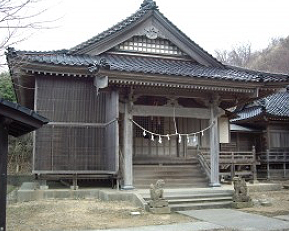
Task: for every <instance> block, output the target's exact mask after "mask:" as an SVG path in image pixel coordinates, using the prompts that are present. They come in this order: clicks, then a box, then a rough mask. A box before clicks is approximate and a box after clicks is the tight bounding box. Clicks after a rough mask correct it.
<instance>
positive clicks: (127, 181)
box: [122, 100, 134, 190]
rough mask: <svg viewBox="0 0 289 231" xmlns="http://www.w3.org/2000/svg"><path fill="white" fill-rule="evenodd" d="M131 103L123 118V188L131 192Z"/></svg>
mask: <svg viewBox="0 0 289 231" xmlns="http://www.w3.org/2000/svg"><path fill="white" fill-rule="evenodd" d="M131 120H132V113H131V101H130V100H127V101H126V102H125V103H124V117H123V155H124V157H123V178H124V179H123V180H124V182H123V184H124V185H123V186H122V189H125V190H130V189H134V187H133V172H132V165H133V163H132V150H133V129H132V125H133V124H132V121H131Z"/></svg>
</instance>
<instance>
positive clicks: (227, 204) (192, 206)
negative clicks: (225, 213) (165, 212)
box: [169, 201, 232, 211]
mask: <svg viewBox="0 0 289 231" xmlns="http://www.w3.org/2000/svg"><path fill="white" fill-rule="evenodd" d="M169 207H170V208H171V211H185V210H197V209H217V208H232V201H221V202H205V203H188V204H172V205H170V204H169Z"/></svg>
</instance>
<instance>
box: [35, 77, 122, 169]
mask: <svg viewBox="0 0 289 231" xmlns="http://www.w3.org/2000/svg"><path fill="white" fill-rule="evenodd" d="M36 83H37V84H36V86H37V88H36V90H35V91H36V92H35V97H36V103H35V106H36V108H35V110H36V111H37V112H39V113H41V114H42V115H45V116H46V117H48V118H49V119H50V120H51V121H52V122H51V123H49V124H48V125H46V126H44V127H43V128H42V129H40V130H38V131H37V132H36V134H35V151H34V155H33V158H34V166H33V172H34V173H40V174H42V173H43V174H61V173H66V174H67V173H68V174H77V173H78V174H80V173H83V174H98V173H116V172H117V171H118V120H117V119H118V92H115V91H111V92H101V93H100V94H99V95H97V94H96V88H95V87H94V86H93V83H92V79H89V78H83V79H72V78H66V77H63V78H55V77H43V78H42V76H38V77H37V78H36Z"/></svg>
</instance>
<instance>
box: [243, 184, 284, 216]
mask: <svg viewBox="0 0 289 231" xmlns="http://www.w3.org/2000/svg"><path fill="white" fill-rule="evenodd" d="M250 196H251V198H252V199H253V201H255V206H254V207H253V208H247V209H242V211H244V212H246V211H247V212H252V213H257V214H261V215H265V216H269V217H274V216H278V215H288V214H289V190H284V189H283V190H281V191H269V192H254V193H250ZM261 201H268V202H270V204H271V205H270V206H262V205H261V204H260V202H261Z"/></svg>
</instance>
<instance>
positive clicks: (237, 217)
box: [179, 209, 289, 231]
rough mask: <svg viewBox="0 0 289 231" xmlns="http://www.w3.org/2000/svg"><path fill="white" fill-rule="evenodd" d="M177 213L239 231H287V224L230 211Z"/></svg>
mask: <svg viewBox="0 0 289 231" xmlns="http://www.w3.org/2000/svg"><path fill="white" fill-rule="evenodd" d="M179 213H181V214H185V215H187V216H191V217H193V218H196V219H199V220H202V221H207V222H210V223H213V224H218V225H221V226H224V227H226V228H230V229H234V230H239V231H249V230H250V231H253V230H254V231H256V230H260V231H266V230H270V231H271V230H272V231H273V230H289V222H286V221H281V220H278V219H274V218H269V217H265V216H261V215H256V214H250V213H245V212H241V211H237V210H232V209H207V210H191V211H181V212H179Z"/></svg>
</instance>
